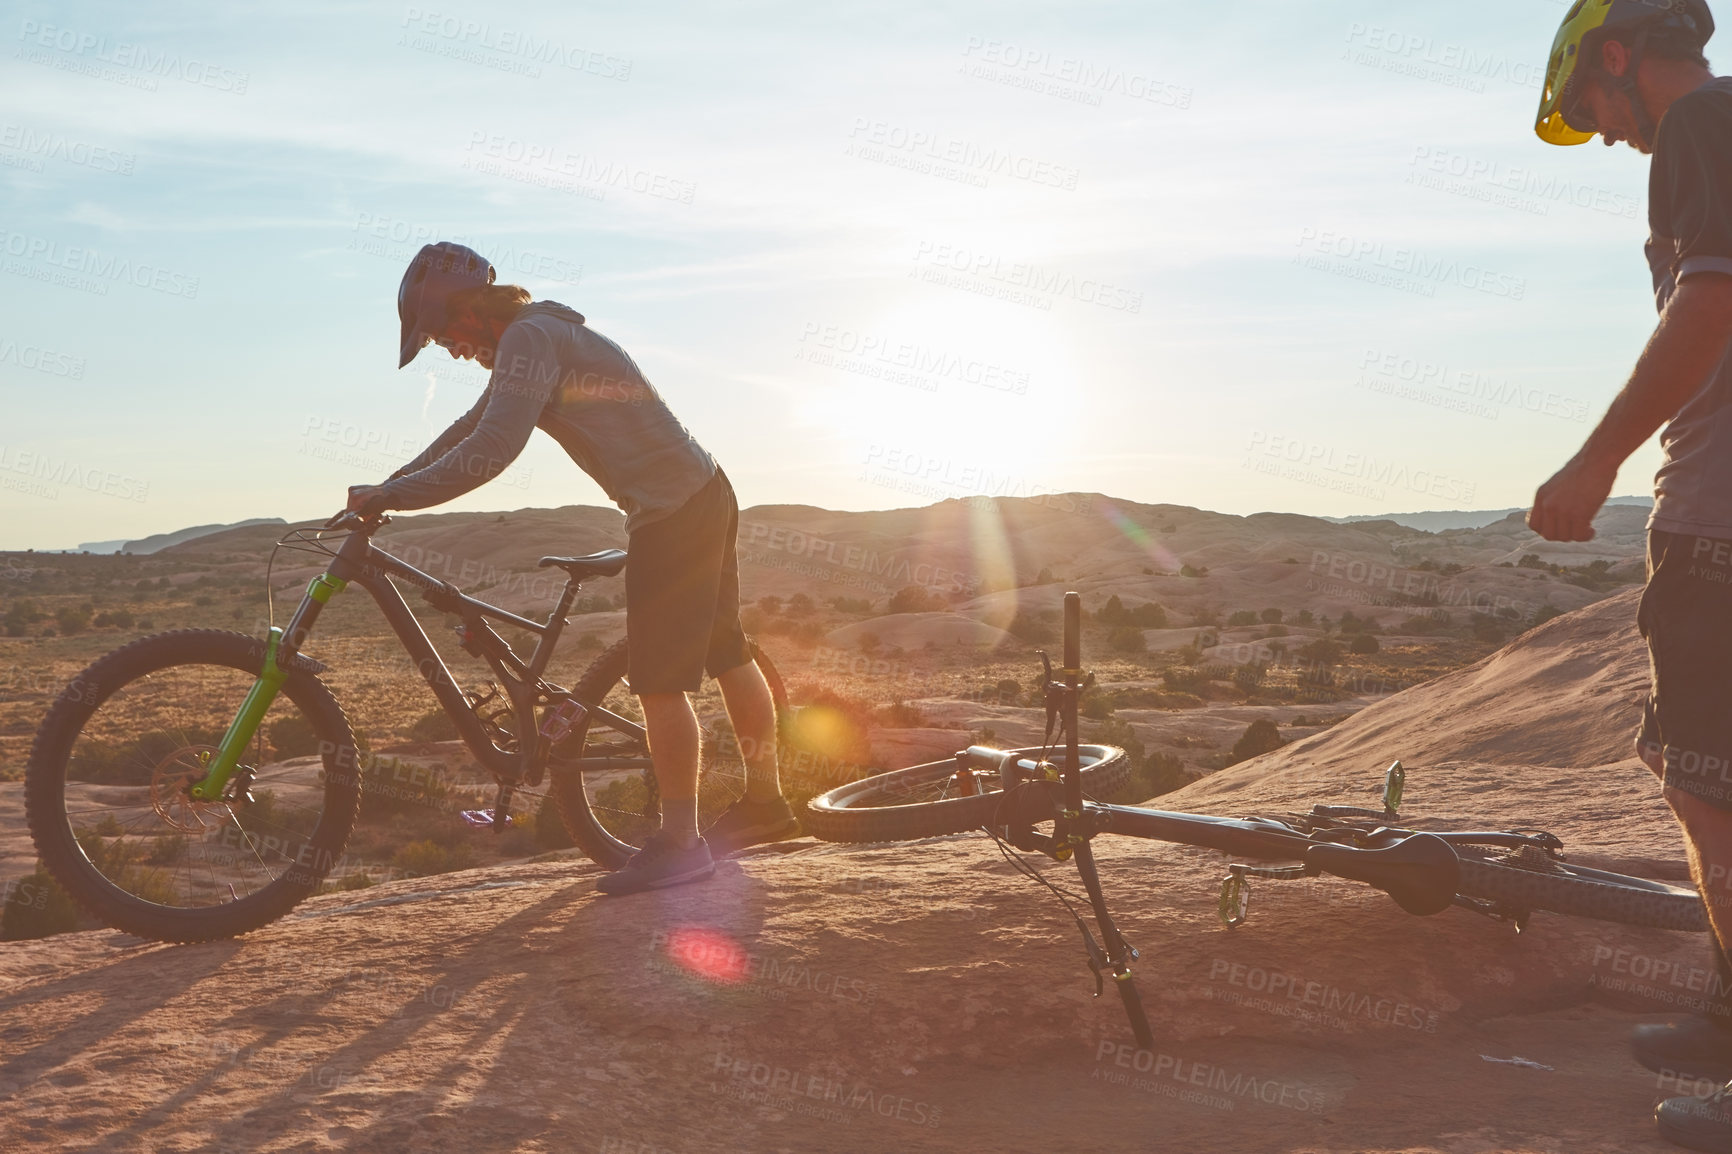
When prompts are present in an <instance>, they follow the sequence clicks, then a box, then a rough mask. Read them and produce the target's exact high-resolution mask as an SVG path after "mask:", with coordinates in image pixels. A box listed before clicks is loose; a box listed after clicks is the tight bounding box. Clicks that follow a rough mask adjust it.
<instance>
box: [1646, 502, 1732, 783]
mask: <svg viewBox="0 0 1732 1154" xmlns="http://www.w3.org/2000/svg"><path fill="white" fill-rule="evenodd" d="M1636 623H1637V626H1638V627H1639V628H1640V629H1641V631H1642V636H1643V638H1645V639H1646V640H1647V642H1648V657H1649V660H1650V662H1651V668H1652V682H1651V684H1650V686H1649V690H1648V699H1647V701H1645V702H1644V703H1643V706H1642V729H1641V732H1640V734H1639V735H1638V737H1637V740H1638V741H1639V742H1640V743H1641V747H1642V752H1643V754H1644V756H1646V757H1648V758H1649V759H1652V758H1653V757H1654V756H1656V755H1657V756H1658V757H1659V758H1660V760H1661V761H1662V762H1663V764H1664V767H1665V776H1664V780H1665V783H1666V786H1667V787H1668V788H1670V789H1676V790H1679V791H1681V792H1683V793H1688V794H1690V795H1692V796H1694V797H1698V798H1701V799H1702V800H1703V801H1706V802H1708V803H1709V804H1711V805H1714V806H1718V807H1720V808H1722V809H1732V541H1728V540H1724V539H1721V538H1716V537H1698V536H1696V535H1694V534H1690V533H1665V532H1662V531H1660V530H1658V529H1652V530H1649V532H1648V586H1647V588H1646V589H1644V590H1642V601H1641V606H1640V608H1638V609H1637V611H1636Z"/></svg>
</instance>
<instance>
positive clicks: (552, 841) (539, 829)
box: [535, 793, 577, 850]
mask: <svg viewBox="0 0 1732 1154" xmlns="http://www.w3.org/2000/svg"><path fill="white" fill-rule="evenodd" d="M576 844H577V843H576V842H575V841H573V840H571V831H570V830H568V829H566V828H565V819H564V818H562V817H560V816H559V803H558V802H556V801H554V800H553V794H552V793H548V794H545V795H544V796H543V797H542V799H541V804H540V805H539V806H537V807H536V809H535V848H536V849H538V850H555V849H570V848H571V847H572V846H574V845H576Z"/></svg>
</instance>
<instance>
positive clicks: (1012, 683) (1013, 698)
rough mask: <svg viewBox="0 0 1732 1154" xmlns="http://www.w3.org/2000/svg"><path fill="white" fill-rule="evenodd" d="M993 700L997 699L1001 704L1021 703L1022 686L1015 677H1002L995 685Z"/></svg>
mask: <svg viewBox="0 0 1732 1154" xmlns="http://www.w3.org/2000/svg"><path fill="white" fill-rule="evenodd" d="M991 700H994V701H997V702H998V703H999V704H1000V705H1021V704H1022V686H1020V685H1018V684H1017V682H1016V679H1015V678H1012V677H1005V678H1002V679H1000V681H999V683H998V684H997V685H995V686H994V687H993V689H992V698H991Z"/></svg>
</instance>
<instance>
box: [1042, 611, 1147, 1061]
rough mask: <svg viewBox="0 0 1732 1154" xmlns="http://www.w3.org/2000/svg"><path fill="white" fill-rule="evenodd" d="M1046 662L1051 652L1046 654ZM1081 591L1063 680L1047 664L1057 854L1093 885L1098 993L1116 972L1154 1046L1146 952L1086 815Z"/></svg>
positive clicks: (1093, 965)
mask: <svg viewBox="0 0 1732 1154" xmlns="http://www.w3.org/2000/svg"><path fill="white" fill-rule="evenodd" d="M1041 660H1042V662H1046V655H1045V654H1044V653H1043V654H1041ZM1081 666H1082V597H1081V595H1079V594H1077V593H1066V594H1065V595H1064V668H1062V669H1060V670H1059V672H1060V673H1061V674H1062V675H1063V678H1064V680H1062V681H1054V680H1053V679H1052V669H1051V666H1050V664H1049V665H1048V667H1047V694H1048V710H1049V717H1050V716H1051V713H1052V711H1055V710H1056V713H1057V715H1058V718H1059V720H1060V724H1061V725H1062V726H1063V728H1064V735H1065V767H1064V774H1063V791H1064V803H1063V805H1062V806H1061V807H1060V809H1059V813H1058V816H1057V817H1055V818H1054V819H1053V830H1052V832H1053V842H1054V848H1055V854H1054V856H1060V855H1066V856H1068V855H1074V856H1075V859H1076V868H1077V873H1078V875H1080V876H1081V878H1082V882H1083V888H1084V889H1086V890H1087V891H1088V895H1089V905H1090V906H1091V907H1093V909H1094V915H1095V924H1096V925H1097V926H1098V927H1100V932H1101V938H1102V940H1103V941H1104V942H1105V945H1104V947H1103V945H1102V944H1101V942H1097V941H1096V940H1095V936H1094V934H1093V933H1091V932H1090V931H1089V928H1088V925H1087V924H1086V923H1085V922H1084V921H1083V920H1082V919H1081V918H1078V919H1077V926H1078V927H1079V928H1080V929H1081V930H1082V935H1083V945H1084V947H1085V948H1086V949H1087V950H1088V962H1089V969H1091V970H1093V971H1094V975H1095V997H1097V998H1098V997H1100V996H1101V992H1102V988H1103V986H1104V984H1105V980H1104V979H1105V974H1106V973H1109V972H1110V973H1111V974H1112V976H1113V984H1114V985H1116V986H1117V987H1118V989H1119V997H1120V998H1121V999H1123V1001H1124V1004H1125V1014H1126V1016H1127V1017H1129V1018H1130V1020H1131V1032H1132V1033H1133V1034H1135V1035H1136V1039H1137V1045H1138V1046H1139V1047H1141V1048H1142V1049H1144V1050H1151V1049H1153V1048H1154V1045H1155V1036H1154V1032H1153V1031H1152V1030H1150V1029H1149V1019H1148V1015H1147V1014H1145V1013H1144V1012H1143V999H1142V995H1141V994H1139V993H1138V992H1137V986H1136V983H1135V982H1134V981H1133V980H1132V979H1131V962H1133V961H1135V960H1136V959H1137V958H1139V957H1141V955H1140V954H1138V953H1137V950H1136V948H1135V947H1134V946H1132V945H1131V944H1130V943H1129V942H1127V941H1126V940H1125V937H1124V935H1123V934H1121V933H1120V932H1119V928H1118V926H1117V924H1115V923H1114V921H1113V916H1112V914H1110V913H1108V912H1107V901H1106V896H1105V895H1104V894H1103V893H1102V892H1101V879H1100V873H1099V871H1098V870H1096V868H1095V856H1094V850H1093V848H1092V847H1091V846H1090V844H1089V840H1090V839H1091V838H1093V837H1094V835H1095V834H1096V833H1097V832H1099V831H1098V830H1096V829H1095V828H1094V827H1093V825H1092V824H1091V823H1090V822H1089V821H1088V820H1087V819H1086V818H1085V817H1084V816H1083V797H1082V757H1081V755H1080V754H1079V752H1078V750H1077V707H1078V700H1079V698H1080V697H1081V696H1082V678H1083V673H1082V668H1081Z"/></svg>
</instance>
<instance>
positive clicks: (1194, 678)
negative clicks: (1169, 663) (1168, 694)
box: [1161, 665, 1209, 693]
mask: <svg viewBox="0 0 1732 1154" xmlns="http://www.w3.org/2000/svg"><path fill="white" fill-rule="evenodd" d="M1161 682H1162V684H1164V685H1165V686H1166V687H1167V688H1168V689H1171V690H1174V691H1175V692H1179V693H1201V692H1202V691H1203V689H1204V687H1205V686H1207V685H1208V683H1209V678H1208V676H1207V675H1206V674H1205V673H1204V672H1203V671H1202V670H1201V669H1198V668H1197V667H1195V666H1191V665H1186V666H1181V667H1179V668H1178V669H1163V670H1162V671H1161Z"/></svg>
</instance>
